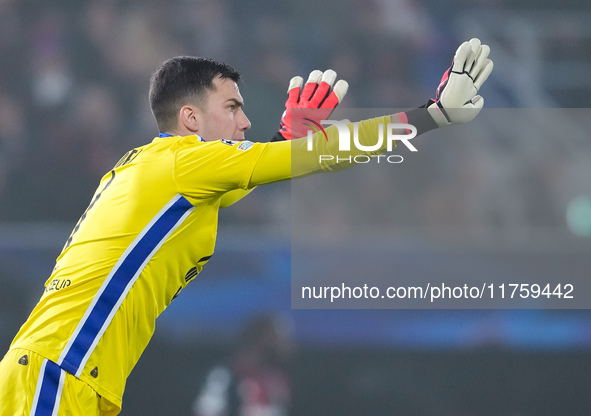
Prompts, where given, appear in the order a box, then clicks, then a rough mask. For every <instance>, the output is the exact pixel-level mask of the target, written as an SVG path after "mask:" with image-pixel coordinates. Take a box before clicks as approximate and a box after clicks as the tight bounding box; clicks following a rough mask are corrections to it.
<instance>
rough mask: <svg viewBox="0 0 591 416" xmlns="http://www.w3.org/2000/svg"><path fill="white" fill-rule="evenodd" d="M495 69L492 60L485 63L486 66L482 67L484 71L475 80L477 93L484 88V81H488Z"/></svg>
mask: <svg viewBox="0 0 591 416" xmlns="http://www.w3.org/2000/svg"><path fill="white" fill-rule="evenodd" d="M493 67H494V65H493V61H491V60H490V59H487V60H486V61H485V62H484V66H483V67H482V70H481V71H480V72H479V73H478V75H477V76H476V78H475V79H474V86H475V87H476V91H478V90H479V89H480V87H481V86H482V84H484V81H486V80H487V78H488V76H489V75H490V73H491V72H492V70H493Z"/></svg>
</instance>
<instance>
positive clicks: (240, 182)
mask: <svg viewBox="0 0 591 416" xmlns="http://www.w3.org/2000/svg"><path fill="white" fill-rule="evenodd" d="M262 145H263V144H262V143H253V142H250V141H242V142H236V141H222V140H218V141H212V142H199V141H197V140H195V139H194V138H193V137H192V136H188V137H186V138H183V140H181V141H180V142H179V143H178V145H177V148H176V149H174V161H173V169H172V170H173V172H172V175H173V180H174V181H175V183H176V185H177V189H178V192H179V193H180V194H181V195H183V196H185V197H188V198H189V199H190V200H192V202H198V201H199V200H203V199H208V198H211V197H220V196H222V195H223V194H225V193H227V192H230V191H233V190H236V189H242V190H248V189H250V188H252V187H254V186H253V185H250V183H249V180H250V177H251V176H252V170H253V168H254V166H255V164H256V161H257V160H258V158H259V156H260V154H261V151H262ZM244 194H246V193H244ZM242 196H244V195H242Z"/></svg>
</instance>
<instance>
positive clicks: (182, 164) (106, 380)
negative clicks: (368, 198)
mask: <svg viewBox="0 0 591 416" xmlns="http://www.w3.org/2000/svg"><path fill="white" fill-rule="evenodd" d="M389 121H390V118H389V117H384V118H381V119H374V120H372V121H367V122H362V130H363V129H364V128H365V127H368V129H369V130H372V129H373V131H375V125H377V123H379V122H382V123H384V122H386V123H387V122H389ZM363 123H365V124H363ZM326 131H327V133H328V137H327V139H331V140H330V141H329V140H325V138H323V137H315V139H316V143H317V144H318V149H319V150H318V151H315V152H306V151H302V154H303V155H304V157H303V159H302V161H301V163H298V173H297V175H295V174H292V151H293V148H294V146H295V147H298V148H300V149H305V146H306V139H299V140H294V141H292V142H278V143H253V142H249V141H243V142H232V141H224V140H220V141H208V142H205V141H202V140H201V139H200V138H199V137H198V136H186V137H179V136H174V137H158V138H155V139H154V140H153V141H152V143H150V144H148V145H146V146H143V147H138V148H136V149H133V150H132V151H130V152H129V153H127V154H126V155H125V156H124V157H123V158H122V159H121V160H120V161H119V162H118V163H117V164H116V166H115V167H114V168H113V170H111V171H110V172H109V173H107V174H106V175H105V176H104V177H103V178H102V180H101V182H100V184H99V187H98V189H97V191H96V193H95V194H94V196H93V198H92V200H91V203H90V205H89V206H88V208H87V209H86V211H85V212H84V214H83V215H82V217H81V218H80V220H79V221H78V223H77V225H76V227H75V228H74V230H73V231H72V234H71V235H70V237H69V239H68V240H67V242H66V244H65V246H64V249H63V251H62V252H61V254H60V256H59V257H58V259H57V262H56V265H55V268H54V270H53V272H52V274H51V276H50V277H49V279H48V280H47V282H46V284H45V291H44V293H43V295H42V297H41V299H40V301H39V303H38V304H37V306H36V307H35V308H34V310H33V312H32V313H31V315H30V316H29V318H28V320H27V321H26V322H25V324H24V325H23V326H22V327H21V329H20V331H19V332H18V334H17V335H16V337H15V339H14V341H13V343H12V345H11V348H23V349H28V350H31V351H34V352H36V353H38V354H40V355H42V356H43V357H45V358H47V359H49V360H51V361H53V362H54V363H56V364H57V365H58V366H59V367H61V368H62V369H63V370H65V371H67V372H69V373H71V374H73V375H75V376H76V377H78V378H79V379H81V380H83V381H84V382H86V383H88V384H89V385H90V386H91V387H92V388H94V389H95V390H96V392H97V393H98V394H99V395H100V396H102V397H103V398H105V399H107V400H108V401H110V402H111V403H113V404H115V405H117V406H119V407H120V406H121V398H122V395H123V390H124V387H125V381H126V379H127V377H128V376H129V374H130V372H131V370H132V369H133V367H134V365H135V364H136V362H137V361H138V359H139V357H140V355H141V354H142V352H143V350H144V349H145V347H146V346H147V344H148V342H149V340H150V338H151V336H152V334H153V332H154V327H155V321H156V318H157V317H158V315H159V314H160V313H161V312H162V311H163V310H164V309H165V308H166V307H167V306H168V305H169V304H170V303H171V302H172V300H173V299H174V298H175V297H176V296H177V295H178V294H179V293H180V292H181V291H182V289H183V288H184V287H185V286H186V285H187V284H188V283H189V282H190V281H191V280H192V279H194V278H195V277H196V276H197V275H198V274H199V273H200V272H201V269H202V268H203V266H204V265H205V264H206V263H207V261H208V260H209V259H210V257H211V256H212V255H213V252H214V245H215V240H216V232H217V216H218V211H219V209H220V207H223V206H225V205H229V204H231V203H233V202H235V201H236V200H238V199H240V198H241V197H242V196H244V195H245V194H246V193H248V191H249V190H250V189H252V188H253V187H254V186H256V185H259V184H265V183H270V182H275V181H279V180H284V179H289V178H291V177H293V176H303V175H306V174H310V173H314V172H315V171H321V170H334V166H332V164H331V163H324V164H323V165H321V164H319V163H318V156H317V154H318V152H322V151H325V150H326V149H327V146H336V144H335V143H337V142H338V140H337V133H336V130H334V129H331V128H329V129H326ZM363 136H365V135H363ZM341 165H342V168H344V167H347V166H346V165H350V164H346V163H345V164H341ZM340 168H341V167H339V169H340Z"/></svg>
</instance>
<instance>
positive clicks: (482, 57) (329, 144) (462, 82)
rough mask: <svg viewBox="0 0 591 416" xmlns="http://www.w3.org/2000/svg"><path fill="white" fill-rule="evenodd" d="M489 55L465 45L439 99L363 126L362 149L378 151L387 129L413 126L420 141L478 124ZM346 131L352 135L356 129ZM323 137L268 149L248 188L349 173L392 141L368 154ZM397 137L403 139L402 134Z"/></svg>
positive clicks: (331, 131)
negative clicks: (391, 125)
mask: <svg viewBox="0 0 591 416" xmlns="http://www.w3.org/2000/svg"><path fill="white" fill-rule="evenodd" d="M489 52H490V48H489V47H488V46H487V45H482V44H481V43H480V40H478V39H472V40H470V41H468V42H464V43H462V44H461V45H460V47H459V48H458V49H457V51H456V53H455V56H454V59H453V62H452V66H451V67H450V68H449V69H448V70H447V71H446V72H445V73H444V75H443V78H442V80H441V83H440V84H439V87H438V88H437V94H436V98H435V99H431V100H429V102H428V103H427V104H426V105H424V106H422V107H419V108H417V109H414V110H410V111H407V112H402V113H398V114H392V115H391V116H385V117H379V118H375V119H370V120H364V121H361V122H359V123H358V124H359V125H358V133H359V134H358V138H359V143H360V144H361V145H363V146H372V145H375V144H376V142H377V141H378V139H377V137H376V136H378V133H379V132H380V129H383V130H382V134H383V136H382V138H384V137H386V136H387V134H388V132H387V130H386V129H387V126H388V124H389V123H394V124H397V123H402V124H410V125H412V126H414V127H415V128H416V129H417V135H420V134H423V133H425V132H427V131H429V130H432V129H435V128H438V127H445V126H448V125H452V124H462V123H466V122H468V121H470V120H472V119H473V118H475V117H476V116H477V115H478V113H479V112H480V110H481V109H482V106H483V104H484V99H483V98H482V97H481V96H480V95H477V93H478V90H479V89H480V87H481V86H482V84H483V83H484V82H485V81H486V79H487V78H488V76H489V75H490V73H491V71H492V68H493V63H492V61H491V60H490V59H488V55H489ZM347 127H348V128H349V130H350V132H351V133H353V131H354V123H351V124H348V125H347ZM325 132H326V137H323V136H322V135H321V134H319V133H316V134H314V135H313V136H312V143H311V146H310V143H308V140H307V139H306V138H301V139H296V140H292V141H291V142H279V143H268V144H266V145H265V146H266V148H265V149H264V150H263V151H262V152H261V155H260V157H259V159H258V161H257V163H256V165H255V167H254V170H253V173H252V176H251V179H250V185H251V186H255V185H262V184H265V183H271V182H277V181H281V180H286V179H293V178H298V177H302V176H306V175H311V174H314V173H319V172H326V171H336V170H341V169H345V168H348V167H350V166H352V165H354V164H355V162H354V158H355V156H358V155H367V156H375V155H378V154H381V153H383V152H384V151H385V150H386V149H387V146H388V141H387V140H382V146H381V147H379V148H377V149H375V150H372V151H370V152H369V151H361V150H359V149H357V148H355V147H354V146H352V147H351V149H350V150H348V151H342V150H340V148H339V134H338V131H337V129H336V128H335V127H330V128H327V129H326V130H325ZM394 133H396V134H403V131H402V130H398V131H395V132H394ZM323 155H325V156H327V157H322V156H323ZM328 156H331V157H328Z"/></svg>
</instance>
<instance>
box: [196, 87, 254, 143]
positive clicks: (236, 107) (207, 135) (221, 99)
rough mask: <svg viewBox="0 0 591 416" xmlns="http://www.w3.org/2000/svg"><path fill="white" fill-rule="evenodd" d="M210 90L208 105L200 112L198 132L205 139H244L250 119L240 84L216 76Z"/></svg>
mask: <svg viewBox="0 0 591 416" xmlns="http://www.w3.org/2000/svg"><path fill="white" fill-rule="evenodd" d="M213 86H214V87H215V88H214V89H213V90H211V91H209V95H208V97H207V105H206V107H205V109H204V110H202V111H201V112H200V114H199V129H198V131H197V134H198V135H199V136H201V137H202V138H203V139H204V140H207V141H212V140H219V139H226V140H244V132H245V131H246V130H248V129H249V128H250V121H249V120H248V117H246V114H244V111H243V109H242V106H243V104H244V100H243V99H242V96H241V95H240V91H239V90H238V85H236V83H235V82H234V81H232V80H231V79H222V78H219V77H218V78H215V79H214V80H213Z"/></svg>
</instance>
